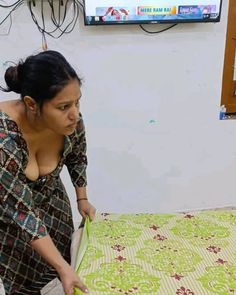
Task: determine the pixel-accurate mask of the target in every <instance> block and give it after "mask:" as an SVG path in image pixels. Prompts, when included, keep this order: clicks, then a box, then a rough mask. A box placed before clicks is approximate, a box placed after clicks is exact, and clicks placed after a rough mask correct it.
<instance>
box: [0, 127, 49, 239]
mask: <svg viewBox="0 0 236 295" xmlns="http://www.w3.org/2000/svg"><path fill="white" fill-rule="evenodd" d="M23 162H24V161H23V152H22V149H21V148H20V147H19V145H18V144H17V143H16V141H15V140H14V139H13V138H12V137H11V136H9V134H6V133H2V132H0V206H1V208H0V209H1V210H0V218H2V220H3V221H5V222H7V223H15V224H16V225H17V226H18V227H19V228H20V229H21V230H22V234H23V235H24V238H25V239H26V241H27V242H30V241H32V240H34V239H37V238H40V237H44V236H46V235H47V229H46V227H45V225H44V224H43V223H42V220H41V219H40V217H39V212H37V210H36V209H35V208H34V202H33V198H32V191H31V190H30V188H29V186H28V185H27V182H26V176H25V174H24V169H23V164H22V163H23Z"/></svg>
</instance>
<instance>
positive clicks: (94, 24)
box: [83, 0, 223, 27]
mask: <svg viewBox="0 0 236 295" xmlns="http://www.w3.org/2000/svg"><path fill="white" fill-rule="evenodd" d="M86 1H87V0H83V14H84V25H85V26H88V27H90V26H110V25H113V26H116V25H121V26H122V25H153V24H167V25H168V24H181V23H182V24H184V23H192V24H193V23H218V22H220V20H221V13H222V3H223V0H220V10H219V16H218V17H217V18H215V19H212V18H206V19H191V20H181V19H179V20H156V21H153V20H138V21H108V22H97V21H94V22H92V23H91V22H88V21H87V17H86V10H85V5H86Z"/></svg>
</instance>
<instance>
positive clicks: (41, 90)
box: [1, 50, 81, 106]
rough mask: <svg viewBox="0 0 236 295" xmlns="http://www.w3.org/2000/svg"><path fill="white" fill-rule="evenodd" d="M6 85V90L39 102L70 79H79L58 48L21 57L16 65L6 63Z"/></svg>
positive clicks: (49, 96)
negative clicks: (24, 57) (7, 66)
mask: <svg viewBox="0 0 236 295" xmlns="http://www.w3.org/2000/svg"><path fill="white" fill-rule="evenodd" d="M4 77H5V81H6V85H7V88H2V87H1V90H3V91H5V92H10V91H14V92H16V93H20V95H21V98H23V97H25V96H30V97H32V98H33V99H34V100H35V101H36V102H37V103H38V105H40V106H42V105H43V103H44V102H45V101H46V100H50V99H52V98H53V97H55V96H56V94H57V93H58V92H60V91H61V90H62V88H63V87H64V86H66V85H67V84H68V83H69V82H70V81H71V80H74V79H77V80H78V82H79V84H80V85H81V79H80V78H79V77H78V75H77V74H76V72H75V70H74V69H73V68H72V66H71V65H70V64H69V63H68V62H67V60H66V59H65V58H64V56H63V55H61V54H60V53H59V52H57V51H53V50H48V51H44V52H40V53H39V54H37V55H32V56H29V57H27V58H26V60H25V61H20V62H19V64H18V65H17V66H11V67H9V68H8V69H7V70H6V72H5V76H4Z"/></svg>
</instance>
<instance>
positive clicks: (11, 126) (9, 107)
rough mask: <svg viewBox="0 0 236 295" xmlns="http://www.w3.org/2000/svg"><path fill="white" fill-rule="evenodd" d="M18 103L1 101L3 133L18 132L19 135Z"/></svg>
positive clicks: (1, 126) (0, 125)
mask: <svg viewBox="0 0 236 295" xmlns="http://www.w3.org/2000/svg"><path fill="white" fill-rule="evenodd" d="M16 103H17V101H16V100H14V101H1V102H0V131H1V133H4V132H6V133H9V132H16V133H18V131H19V130H18V126H17V123H16V117H17V111H16Z"/></svg>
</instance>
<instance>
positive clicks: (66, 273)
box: [58, 264, 88, 295]
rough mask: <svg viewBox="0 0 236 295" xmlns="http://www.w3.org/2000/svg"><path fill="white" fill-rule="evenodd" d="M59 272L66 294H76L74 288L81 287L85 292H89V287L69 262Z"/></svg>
mask: <svg viewBox="0 0 236 295" xmlns="http://www.w3.org/2000/svg"><path fill="white" fill-rule="evenodd" d="M58 274H59V276H60V279H61V283H62V286H63V289H64V292H65V295H74V288H79V289H80V290H81V291H82V292H83V293H86V294H88V288H87V287H86V286H85V285H84V284H83V282H82V281H81V279H80V278H79V276H78V275H77V274H76V272H75V271H74V270H73V269H72V267H71V266H70V265H69V264H68V265H65V266H64V267H63V268H62V269H61V270H60V271H58Z"/></svg>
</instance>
